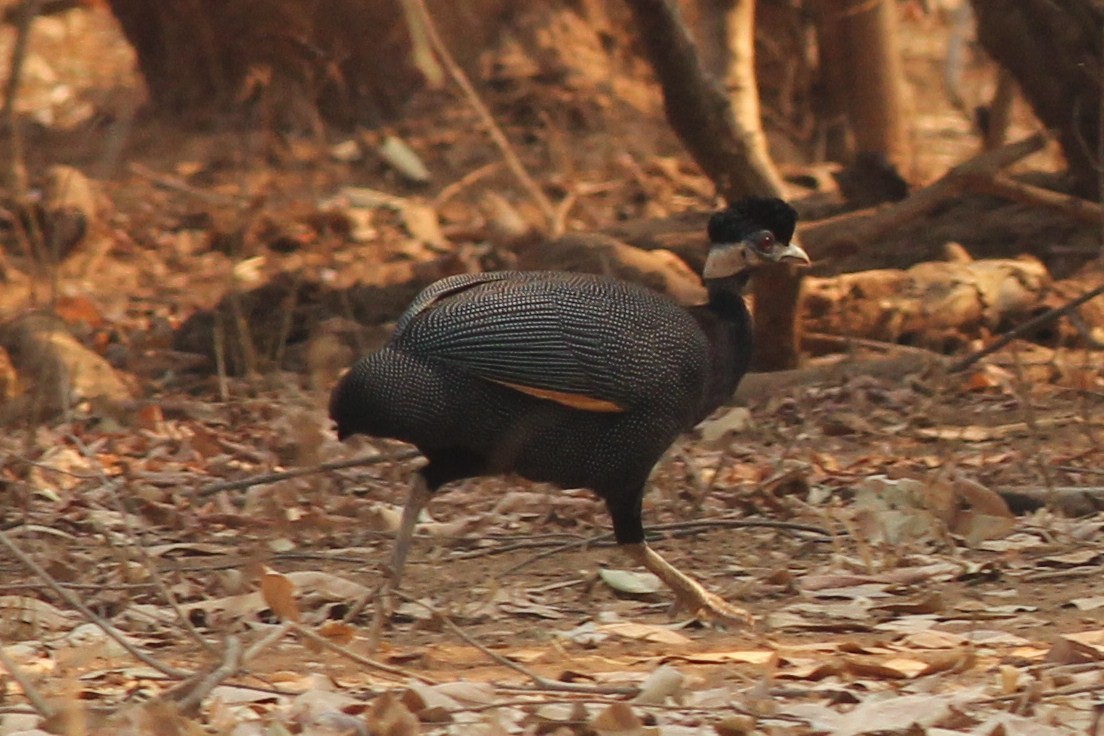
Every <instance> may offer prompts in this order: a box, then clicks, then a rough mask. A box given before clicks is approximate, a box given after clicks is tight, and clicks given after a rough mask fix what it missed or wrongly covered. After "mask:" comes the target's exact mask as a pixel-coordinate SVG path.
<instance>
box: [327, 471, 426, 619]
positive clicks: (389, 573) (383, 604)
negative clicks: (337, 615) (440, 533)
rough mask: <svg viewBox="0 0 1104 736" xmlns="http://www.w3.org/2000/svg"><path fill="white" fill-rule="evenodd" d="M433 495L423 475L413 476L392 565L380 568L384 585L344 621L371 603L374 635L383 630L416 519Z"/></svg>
mask: <svg viewBox="0 0 1104 736" xmlns="http://www.w3.org/2000/svg"><path fill="white" fill-rule="evenodd" d="M432 495H433V491H431V490H429V486H428V485H427V484H426V480H425V478H424V477H422V474H421V473H415V474H414V478H413V480H411V481H410V490H409V491H408V492H407V496H406V505H405V506H403V513H402V521H401V522H400V524H399V532H398V534H396V535H395V546H394V547H392V549H391V562H390V563H388V565H387V566H385V567H384V568H383V574H384V581H383V582H382V583H380V584H379V585H376V586H375V587H373V588H372V589H371V590H369V591H368V592H367V593H365V594H364V595H363V596H362V597H361V598H360V600H359V601H357V602H356V603H355V604H354V605H353V606H352V608H350V609H349V611H348V612H347V613H346V614H345V617H344V620H345V621H352V620H354V619H355V618H356V617H357V616H359V615H360V614H361V612H362V611H363V610H364V609H365V607H367V606H368V604H369V603H372V602H373V601H374V602H375V603H376V614H375V621H374V622H373V624H372V628H373V630H374V631H378V630H379V629H380V628H381V627H382V625H383V619H384V618H385V617H387V618H389V617H390V616H391V613H392V612H393V611H394V608H395V606H394V601H393V600H392V596H391V591H393V590H398V589H399V583H400V582H401V581H402V574H403V568H404V567H405V566H406V555H407V553H409V552H410V543H411V542H412V541H413V538H414V527H415V525H416V524H417V523H418V517H419V516H420V515H421V513H422V509H424V508H425V506H426V504H427V503H429V498H430V496H432ZM384 609H386V611H385V610H384Z"/></svg>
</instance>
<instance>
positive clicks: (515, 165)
mask: <svg viewBox="0 0 1104 736" xmlns="http://www.w3.org/2000/svg"><path fill="white" fill-rule="evenodd" d="M407 2H409V3H410V5H409V8H410V9H411V10H413V11H414V12H415V14H416V16H417V19H418V21H419V22H420V23H421V24H422V27H423V29H424V30H425V33H426V37H427V38H428V39H429V43H430V45H431V46H432V47H433V52H434V53H435V54H437V58H438V59H440V60H441V64H443V65H444V67H445V69H446V70H447V71H448V73H449V76H450V77H452V81H453V82H455V83H456V85H457V86H458V87H459V88H460V89H461V90H462V91H463V93H464V96H465V97H467V98H468V103H469V104H470V105H471V106H472V107H473V108H475V112H476V114H477V115H479V117H480V118H481V119H482V121H483V124H484V125H485V126H487V133H488V134H489V135H490V136H491V140H492V141H494V144H495V145H496V146H498V150H499V151H500V152H501V153H502V159H503V161H505V163H506V166H507V167H508V168H509V169H510V172H511V173H513V175H514V176H515V177H517V180H518V181H519V182H520V183H521V185H522V187H524V188H525V190H526V191H527V192H529V196H530V197H532V198H533V202H534V204H536V205H537V209H539V210H540V212H541V214H542V215H543V216H544V219H545V223H546V225H547V228H548V231H549V232H550V233H551V234H552V235H557V234H558V233H556V232H555V231H554V229H553V228H554V227H555V222H556V210H555V208H554V207H553V206H552V202H551V201H549V199H548V197H547V196H545V194H544V192H543V191H541V188H540V187H539V186H537V183H536V182H535V181H533V177H531V176H529V172H527V171H526V170H525V166H524V165H522V163H521V160H520V159H518V157H517V154H515V153H514V149H513V148H512V147H511V146H510V141H508V140H507V139H506V136H505V135H504V134H503V133H502V130H501V129H500V128H499V127H498V124H497V123H496V122H495V119H494V116H493V115H491V111H490V110H488V109H487V106H486V105H484V104H483V100H481V99H480V98H479V93H478V92H476V90H475V87H474V86H472V83H471V80H469V79H468V75H467V74H465V73H464V70H463V69H461V68H460V65H459V64H457V63H456V59H455V58H453V56H452V52H450V51H449V49H448V46H446V45H445V42H444V41H443V40H442V39H441V35H440V34H439V33H438V32H437V26H436V24H435V23H434V22H433V16H432V15H430V13H429V9H428V8H427V7H426V5H425V0H407Z"/></svg>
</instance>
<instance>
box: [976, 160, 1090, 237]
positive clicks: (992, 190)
mask: <svg viewBox="0 0 1104 736" xmlns="http://www.w3.org/2000/svg"><path fill="white" fill-rule="evenodd" d="M962 184H963V186H964V187H966V188H968V189H971V190H973V191H975V192H980V193H982V194H992V195H995V196H997V197H1004V198H1005V199H1011V200H1013V201H1014V202H1022V203H1024V204H1028V205H1034V206H1037V207H1046V208H1047V209H1051V210H1055V211H1056V212H1059V213H1061V214H1063V215H1065V216H1067V217H1070V218H1072V219H1074V220H1077V221H1079V222H1084V223H1087V224H1089V225H1100V223H1101V222H1102V221H1104V208H1102V207H1101V206H1100V205H1099V204H1098V203H1096V202H1090V201H1089V200H1087V199H1082V198H1081V197H1078V196H1075V195H1073V194H1063V193H1061V192H1055V191H1052V190H1050V189H1043V188H1042V187H1036V186H1032V185H1031V184H1025V183H1023V182H1021V181H1016V180H1015V179H1013V178H1012V177H1010V176H1008V175H1006V174H999V173H994V174H991V175H985V174H981V173H969V172H967V173H965V174H963V175H962Z"/></svg>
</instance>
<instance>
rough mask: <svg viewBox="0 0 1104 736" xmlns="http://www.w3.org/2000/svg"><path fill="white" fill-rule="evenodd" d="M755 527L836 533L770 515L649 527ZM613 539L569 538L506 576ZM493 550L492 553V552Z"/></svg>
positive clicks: (669, 529) (681, 529)
mask: <svg viewBox="0 0 1104 736" xmlns="http://www.w3.org/2000/svg"><path fill="white" fill-rule="evenodd" d="M755 527H766V528H768V529H783V530H786V531H798V532H809V533H811V534H820V535H822V536H824V537H826V538H828V539H831V538H832V537H833V535H832V534H831V532H828V531H825V530H824V529H821V528H820V527H816V526H811V525H809V524H795V523H793V522H788V521H773V520H769V519H701V520H696V521H676V522H672V523H670V524H653V525H652V526H650V527H648V531H649V532H675V533H676V535H677V534H678V533H694V532H698V531H702V530H705V529H750V528H755ZM612 539H613V533H612V532H603V533H602V534H596V535H594V536H592V537H587V538H586V539H582V540H579V541H578V542H568V543H567V544H561V545H558V546H556V547H553V548H552V549H548V550H545V551H544V552H540V553H538V554H535V555H533V556H532V557H530V558H528V559H526V560H522V561H521V562H519V563H518V564H516V565H514V566H513V567H509V568H507V569H506V570H504V571H503V572H502V573H501V576H502V577H505V576H507V575H512V574H514V573H515V572H517V571H518V570H520V569H522V568H523V567H527V566H529V565H531V564H533V563H534V562H537V561H539V560H543V559H545V558H546V557H552V556H553V555H558V554H560V553H561V552H567V551H568V550H572V549H579V548H581V547H591V546H602V545H603V543H605V542H608V541H611V540H612ZM488 554H490V553H488Z"/></svg>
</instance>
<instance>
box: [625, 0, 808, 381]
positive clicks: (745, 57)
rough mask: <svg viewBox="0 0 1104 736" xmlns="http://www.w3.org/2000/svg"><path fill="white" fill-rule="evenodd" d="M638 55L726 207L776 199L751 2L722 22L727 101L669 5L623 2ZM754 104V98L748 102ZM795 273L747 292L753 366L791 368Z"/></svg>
mask: <svg viewBox="0 0 1104 736" xmlns="http://www.w3.org/2000/svg"><path fill="white" fill-rule="evenodd" d="M626 4H627V5H628V7H629V10H630V11H631V12H632V15H633V18H634V20H635V24H636V29H637V32H638V33H639V34H640V38H641V41H642V42H643V45H644V49H645V53H646V55H647V57H648V60H649V61H650V62H651V65H652V68H653V69H654V70H655V74H656V76H657V77H658V78H659V83H660V86H661V87H662V88H663V104H664V110H665V111H666V114H667V121H668V122H669V123H670V124H671V127H672V128H673V129H674V131H675V133H676V134H677V135H678V136H679V139H680V140H681V141H682V143H683V145H685V146H686V148H687V150H688V151H689V153H690V155H691V156H692V157H693V158H694V160H695V161H696V162H697V164H698V166H700V167H701V169H702V170H703V171H704V172H705V174H706V175H707V176H708V177H709V178H710V179H711V180H712V181H713V183H714V184H715V185H716V187H717V191H718V192H719V193H720V194H721V196H722V197H724V198H725V199H726V200H728V201H730V202H732V201H735V200H737V199H740V198H741V197H746V196H748V195H760V196H774V197H780V196H782V193H783V188H782V179H781V177H780V176H779V174H778V171H777V170H776V169H775V167H774V164H773V162H772V161H771V159H770V155H769V153H768V152H767V148H766V144H765V140H764V137H763V133H762V126H761V123H760V121H759V115H758V109H759V103H758V90H757V86H756V83H755V75H754V43H753V38H754V37H753V30H754V23H753V17H754V0H736V2H735V3H734V5H733V11H732V12H731V13H730V14H729V18H732V19H735V20H736V21H737V23H738V25H740V28H730V29H729V35H730V38H732V39H733V43H735V44H736V45H737V49H735V53H732V57H731V58H732V59H733V60H734V62H733V63H732V64H730V67H729V69H730V71H731V72H732V74H733V76H735V77H737V78H736V79H733V80H732V92H733V98H732V100H731V102H730V100H729V98H728V97H727V96H726V95H725V92H724V90H722V88H721V87H720V85H719V84H718V83H717V81H716V80H715V79H714V78H713V77H711V76H710V75H709V74H708V73H707V72H706V71H705V70H704V68H703V65H702V61H701V58H700V57H699V55H698V53H697V49H696V48H695V46H694V42H693V40H692V39H691V37H690V33H689V31H688V30H687V28H686V25H685V23H683V21H682V18H681V17H680V15H679V12H678V9H677V8H676V7H675V5H674V3H673V2H671V0H626ZM753 98H754V99H753ZM800 289H801V281H800V275H799V272H798V271H797V270H796V269H793V268H791V267H779V268H776V269H767V270H764V271H763V272H762V273H760V274H759V275H758V276H757V278H756V281H755V284H754V286H753V294H754V298H755V335H756V353H755V356H756V357H755V367H756V368H758V369H759V370H780V369H783V368H792V367H794V366H796V365H797V363H798V357H799V354H798V324H797V320H796V316H797V301H798V297H799V293H800Z"/></svg>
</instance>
